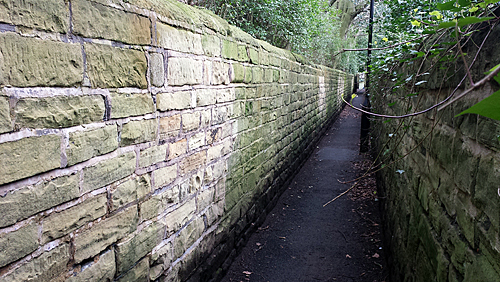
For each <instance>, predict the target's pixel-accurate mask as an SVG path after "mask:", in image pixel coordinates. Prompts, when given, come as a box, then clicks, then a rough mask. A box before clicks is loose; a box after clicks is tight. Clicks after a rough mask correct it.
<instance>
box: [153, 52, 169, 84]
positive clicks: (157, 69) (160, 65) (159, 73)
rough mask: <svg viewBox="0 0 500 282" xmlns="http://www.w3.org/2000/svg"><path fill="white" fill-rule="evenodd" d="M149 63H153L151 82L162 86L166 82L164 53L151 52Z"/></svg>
mask: <svg viewBox="0 0 500 282" xmlns="http://www.w3.org/2000/svg"><path fill="white" fill-rule="evenodd" d="M149 63H150V65H151V69H150V72H151V73H150V75H151V84H153V85H154V86H156V87H162V86H163V85H164V84H165V64H164V62H163V55H162V54H158V53H151V54H149Z"/></svg>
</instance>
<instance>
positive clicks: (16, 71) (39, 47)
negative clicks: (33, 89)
mask: <svg viewBox="0 0 500 282" xmlns="http://www.w3.org/2000/svg"><path fill="white" fill-rule="evenodd" d="M30 2H35V1H30ZM0 53H1V54H2V60H1V61H0V85H11V86H19V87H29V86H77V85H79V84H80V83H81V82H82V80H83V56H82V50H81V47H80V45H79V44H71V43H63V42H53V41H44V40H39V39H35V38H27V37H22V36H19V35H17V34H13V33H2V34H0ZM25 62H29V64H27V63H25Z"/></svg>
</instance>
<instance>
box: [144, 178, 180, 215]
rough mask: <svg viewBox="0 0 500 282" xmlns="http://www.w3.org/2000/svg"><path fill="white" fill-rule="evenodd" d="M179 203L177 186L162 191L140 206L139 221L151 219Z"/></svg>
mask: <svg viewBox="0 0 500 282" xmlns="http://www.w3.org/2000/svg"><path fill="white" fill-rule="evenodd" d="M178 203H179V186H174V187H172V188H170V189H166V190H162V191H161V192H159V193H158V194H156V195H154V196H152V197H151V198H149V199H148V200H146V201H144V202H143V203H142V204H141V219H142V220H146V219H151V218H154V217H156V216H158V215H159V214H161V213H162V212H163V211H165V209H167V208H169V207H171V206H173V205H176V204H178Z"/></svg>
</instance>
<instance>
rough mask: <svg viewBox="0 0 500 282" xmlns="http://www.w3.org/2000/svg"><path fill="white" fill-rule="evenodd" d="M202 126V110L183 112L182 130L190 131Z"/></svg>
mask: <svg viewBox="0 0 500 282" xmlns="http://www.w3.org/2000/svg"><path fill="white" fill-rule="evenodd" d="M199 127H200V112H194V113H186V114H182V131H184V132H188V131H192V130H195V129H197V128H199Z"/></svg>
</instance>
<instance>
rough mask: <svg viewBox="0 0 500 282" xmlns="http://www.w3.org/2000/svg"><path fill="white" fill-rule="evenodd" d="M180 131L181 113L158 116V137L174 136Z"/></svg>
mask: <svg viewBox="0 0 500 282" xmlns="http://www.w3.org/2000/svg"><path fill="white" fill-rule="evenodd" d="M180 131H181V115H174V116H170V117H162V118H160V139H166V138H169V137H176V136H178V135H179V132H180Z"/></svg>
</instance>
